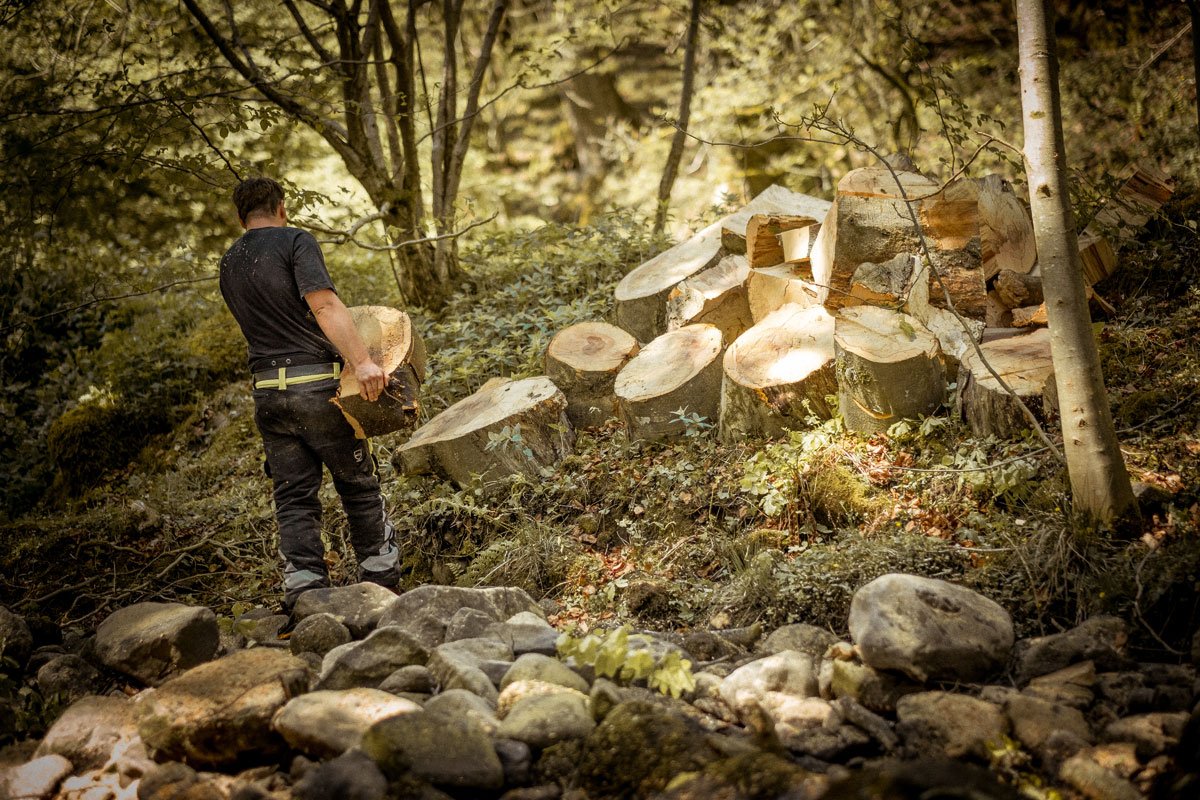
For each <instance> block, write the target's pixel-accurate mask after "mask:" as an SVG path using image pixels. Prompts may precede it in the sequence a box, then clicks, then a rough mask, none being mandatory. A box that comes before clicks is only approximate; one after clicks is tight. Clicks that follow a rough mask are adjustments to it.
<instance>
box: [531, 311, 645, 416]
mask: <svg viewBox="0 0 1200 800" xmlns="http://www.w3.org/2000/svg"><path fill="white" fill-rule="evenodd" d="M637 352H638V343H637V342H636V341H635V340H634V338H633V337H632V336H630V335H629V334H628V333H626V332H625V331H623V330H621V329H620V328H618V327H617V326H615V325H609V324H608V323H607V322H581V323H579V324H577V325H572V326H571V327H569V328H565V329H563V330H561V331H559V332H558V333H557V334H555V336H554V338H553V339H551V340H550V346H549V347H548V348H547V349H546V375H548V376H549V377H550V380H552V381H553V382H554V385H555V386H557V387H558V388H559V389H561V390H562V393H563V394H564V395H565V396H566V398H567V418H568V419H570V420H571V424H572V425H573V426H574V427H575V428H576V429H580V428H593V427H596V426H599V425H603V424H604V422H605V421H606V420H608V419H609V418H611V417H614V416H616V413H617V400H616V397H615V396H614V395H613V381H615V380H616V378H617V373H618V372H620V371H621V367H623V366H625V363H626V362H627V361H629V359H631V358H633V357H634V356H635V355H637Z"/></svg>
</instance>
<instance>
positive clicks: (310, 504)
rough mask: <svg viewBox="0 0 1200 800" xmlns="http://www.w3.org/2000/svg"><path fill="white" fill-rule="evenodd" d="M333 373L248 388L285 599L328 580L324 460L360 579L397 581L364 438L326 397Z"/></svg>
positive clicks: (392, 538) (389, 532) (390, 532)
mask: <svg viewBox="0 0 1200 800" xmlns="http://www.w3.org/2000/svg"><path fill="white" fill-rule="evenodd" d="M337 385H338V384H337V381H336V380H332V379H331V380H323V381H315V382H313V383H302V384H294V385H290V386H288V387H287V388H286V389H284V390H282V391H281V390H278V389H255V390H254V421H255V423H257V425H258V430H259V432H260V433H261V434H262V439H263V449H264V450H265V451H266V455H267V470H268V472H269V474H270V475H271V479H272V480H273V481H274V483H275V519H276V521H277V522H278V523H279V551H280V555H282V557H283V562H284V566H283V589H284V605H285V606H287V607H288V608H291V606H292V605H294V604H295V602H296V598H297V597H299V596H300V594H301V593H303V592H305V591H308V590H309V589H315V588H319V587H323V586H329V571H328V569H327V567H326V564H325V547H324V544H323V543H322V542H321V501H320V497H319V493H320V490H321V479H322V476H323V473H322V469H321V467H322V465H324V466H325V467H328V468H329V472H330V474H331V475H332V476H333V486H334V488H335V489H336V490H337V493H338V496H339V497H340V498H341V500H342V508H344V509H345V510H346V519H347V522H348V523H349V527H350V543H351V545H352V546H353V548H354V554H355V556H356V558H357V560H358V567H359V575H358V577H359V580H362V581H370V582H372V583H378V584H381V585H383V586H388V587H396V586H397V585H398V583H399V576H398V574H397V560H398V555H399V551H398V550H397V548H396V534H395V531H394V529H393V528H392V525H391V523H390V522H389V521H388V519H387V515H386V512H385V510H384V504H383V495H382V494H381V493H380V491H379V475H378V473H377V471H376V469H375V459H374V457H373V456H372V455H371V450H370V446H369V445H368V444H367V442H366V441H365V440H363V439H356V438H355V436H354V431H353V429H352V428H351V427H350V424H349V423H348V422H346V418H345V417H343V416H342V412H341V411H340V410H339V409H338V407H337V406H335V405H334V404H333V403H331V402H330V401H331V400H332V399H333V396H334V393H335V391H336V389H337Z"/></svg>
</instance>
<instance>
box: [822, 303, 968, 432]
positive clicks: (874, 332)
mask: <svg viewBox="0 0 1200 800" xmlns="http://www.w3.org/2000/svg"><path fill="white" fill-rule="evenodd" d="M834 351H835V353H836V357H837V382H838V408H839V409H840V410H841V412H842V417H843V419H844V420H845V421H846V427H847V428H849V429H850V430H855V431H861V432H864V433H876V432H879V431H886V430H887V429H888V427H890V426H891V425H892V424H894V423H896V422H898V421H900V420H901V419H913V418H916V417H918V416H921V415H923V414H930V413H932V412H933V411H934V410H936V409H937V407H938V406H940V405H941V404H942V401H943V400H944V399H945V394H946V376H945V372H944V368H943V366H942V363H941V348H940V347H939V345H938V341H937V339H936V338H935V337H934V335H933V334H932V333H930V332H929V331H928V330H927V329H926V328H925V326H923V325H922V324H921V323H920V321H918V320H917V319H916V318H914V317H910V316H909V315H907V314H902V313H899V312H896V311H890V310H888V309H886V308H878V307H876V306H856V307H854V308H846V309H843V310H842V311H841V312H839V313H838V316H837V318H836V320H835V324H834Z"/></svg>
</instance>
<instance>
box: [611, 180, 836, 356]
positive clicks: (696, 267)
mask: <svg viewBox="0 0 1200 800" xmlns="http://www.w3.org/2000/svg"><path fill="white" fill-rule="evenodd" d="M828 209H829V204H828V203H827V202H826V201H824V200H819V199H817V198H815V197H809V196H808V195H803V194H799V193H798V192H793V191H790V190H788V189H784V188H783V187H782V186H771V187H769V188H767V189H766V190H765V191H764V192H762V193H761V194H759V195H758V196H757V197H755V198H754V199H753V200H751V201H750V202H749V203H747V204H746V206H745V207H744V208H742V209H741V210H740V211H738V212H736V213H734V214H730V215H729V216H727V217H724V218H722V219H720V220H717V221H716V222H714V223H713V224H712V225H709V226H708V227H707V228H704V229H703V230H701V231H700V232H699V233H697V234H696V235H695V236H693V237H692V238H691V239H688V240H687V241H686V242H682V243H680V244H677V245H675V246H674V247H672V248H670V249H669V250H665V251H663V252H662V253H659V254H658V255H657V256H655V257H654V258H652V259H650V260H649V261H647V262H646V263H644V264H642V265H641V266H639V267H637V268H636V269H634V270H632V271H631V272H630V273H629V274H628V275H626V276H625V277H624V278H622V279H621V282H620V283H618V284H617V288H616V291H615V293H614V295H615V298H616V321H617V324H618V325H620V326H621V327H622V328H624V329H625V330H627V331H629V332H630V333H631V334H633V336H634V338H636V339H637V340H638V341H639V342H648V341H650V340H651V339H653V338H654V337H656V336H658V335H659V334H661V333H664V332H666V330H667V325H666V310H667V296H668V295H669V294H670V292H671V290H672V289H674V288H675V286H676V285H678V284H679V282H680V281H682V280H684V279H685V278H690V277H691V276H692V275H695V274H696V273H697V272H699V271H701V270H703V269H707V268H708V267H711V266H713V265H714V264H716V263H717V261H718V259H719V258H720V256H721V248H722V242H723V241H724V242H726V243H727V244H730V243H732V245H733V246H735V247H736V246H737V244H738V242H740V245H741V252H742V253H744V252H745V239H746V224H747V222H749V220H750V217H751V216H752V215H754V214H757V213H760V212H762V213H779V214H795V215H805V216H810V217H814V218H817V219H820V218H822V217H824V215H825V213H826V212H827V211H828Z"/></svg>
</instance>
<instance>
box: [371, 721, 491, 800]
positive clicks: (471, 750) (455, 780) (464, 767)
mask: <svg viewBox="0 0 1200 800" xmlns="http://www.w3.org/2000/svg"><path fill="white" fill-rule="evenodd" d="M362 748H363V751H364V752H365V753H366V754H367V755H368V756H370V757H371V758H372V759H373V760H374V761H375V763H377V764H379V766H380V767H381V768H382V769H383V771H384V773H386V774H387V775H389V776H391V777H393V778H396V777H399V776H401V775H403V774H404V773H405V772H408V771H411V772H412V773H413V774H414V775H416V776H417V777H420V778H424V779H425V780H427V781H429V782H430V783H434V784H438V785H442V786H448V787H455V788H460V789H499V788H500V787H501V786H502V785H503V784H504V767H503V766H502V765H501V763H500V758H499V756H497V755H496V750H495V748H493V747H492V740H491V737H489V736H488V733H487V731H486V730H484V728H483V726H482V725H480V724H479V723H478V722H476V721H474V720H472V719H467V718H460V717H449V716H445V715H443V714H431V713H429V712H428V711H426V712H421V713H416V714H403V715H401V716H399V717H390V718H388V719H385V720H381V721H379V722H377V723H375V724H374V725H372V726H371V727H370V729H369V730H368V731H367V733H366V735H365V736H364V737H363V744H362Z"/></svg>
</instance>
